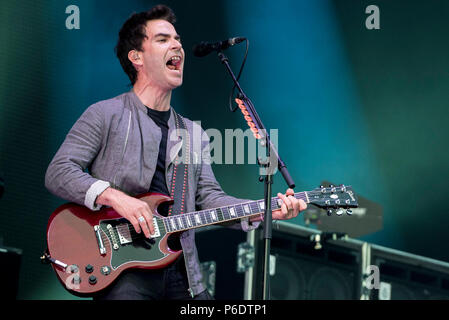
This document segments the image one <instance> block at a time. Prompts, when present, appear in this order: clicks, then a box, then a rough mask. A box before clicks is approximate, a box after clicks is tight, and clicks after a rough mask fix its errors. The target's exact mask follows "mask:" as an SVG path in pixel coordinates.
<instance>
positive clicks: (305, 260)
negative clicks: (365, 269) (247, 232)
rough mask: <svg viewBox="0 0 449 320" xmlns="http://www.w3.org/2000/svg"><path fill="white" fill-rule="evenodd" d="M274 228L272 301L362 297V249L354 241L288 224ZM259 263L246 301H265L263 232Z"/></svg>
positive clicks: (259, 234) (256, 241) (256, 240)
mask: <svg viewBox="0 0 449 320" xmlns="http://www.w3.org/2000/svg"><path fill="white" fill-rule="evenodd" d="M276 225H277V228H276V227H274V228H273V233H272V241H271V255H272V260H273V262H274V263H273V266H272V267H270V269H271V270H270V286H271V299H272V300H352V299H360V294H361V274H362V273H361V271H362V270H361V259H362V255H361V246H362V243H361V242H358V241H353V240H351V239H345V240H341V239H340V240H339V239H332V238H330V239H327V238H326V236H327V235H326V234H322V233H321V232H315V230H312V229H308V228H303V227H301V226H297V225H293V224H289V223H283V222H281V223H277V224H276ZM254 232H255V236H254V241H253V242H254V245H255V247H256V263H255V265H254V270H253V272H252V273H253V276H252V279H251V281H250V284H249V285H251V289H250V290H249V291H250V294H249V295H248V297H247V298H249V299H262V298H263V286H262V283H263V282H262V280H263V271H262V266H263V254H262V253H263V250H264V240H263V239H262V238H263V230H262V229H260V230H256V231H254Z"/></svg>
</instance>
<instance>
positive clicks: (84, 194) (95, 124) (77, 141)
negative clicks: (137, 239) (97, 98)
mask: <svg viewBox="0 0 449 320" xmlns="http://www.w3.org/2000/svg"><path fill="white" fill-rule="evenodd" d="M104 132H105V121H104V115H103V112H102V110H101V105H100V104H94V105H92V106H90V107H89V108H87V109H86V111H85V112H84V113H83V114H82V115H81V117H80V118H79V119H78V120H77V121H76V122H75V124H74V125H73V127H72V128H71V129H70V131H69V133H68V134H67V136H66V138H65V140H64V142H63V143H62V145H61V146H60V148H59V150H58V151H57V152H56V154H55V156H54V157H53V160H52V161H51V162H50V165H49V166H48V168H47V171H46V174H45V187H46V188H47V189H48V190H49V191H50V192H51V193H53V194H54V195H56V196H58V197H60V198H63V199H65V200H68V201H72V202H75V203H78V204H81V205H85V206H86V207H88V208H89V209H91V210H99V209H100V207H101V206H98V205H96V204H95V200H96V198H97V197H98V195H100V194H101V193H102V192H103V191H104V190H105V189H106V188H108V187H109V186H110V184H109V182H107V181H103V180H99V179H95V178H94V177H92V176H91V175H90V174H89V173H88V172H87V169H88V168H89V166H90V164H91V163H92V161H93V160H94V159H95V157H96V156H97V154H98V152H99V150H100V148H101V145H102V140H103V134H104Z"/></svg>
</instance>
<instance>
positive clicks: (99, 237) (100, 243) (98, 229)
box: [94, 226, 106, 255]
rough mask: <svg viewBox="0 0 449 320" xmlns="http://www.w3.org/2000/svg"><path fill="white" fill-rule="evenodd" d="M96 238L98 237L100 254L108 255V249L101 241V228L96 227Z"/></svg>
mask: <svg viewBox="0 0 449 320" xmlns="http://www.w3.org/2000/svg"><path fill="white" fill-rule="evenodd" d="M94 231H95V236H96V237H97V243H98V248H99V249H100V254H101V255H104V254H106V248H105V247H104V244H103V240H102V239H101V234H100V232H101V230H100V226H94Z"/></svg>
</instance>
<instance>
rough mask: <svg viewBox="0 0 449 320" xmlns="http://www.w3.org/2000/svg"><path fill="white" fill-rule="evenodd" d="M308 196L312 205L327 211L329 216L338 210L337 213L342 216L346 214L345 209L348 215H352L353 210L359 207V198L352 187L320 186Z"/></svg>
mask: <svg viewBox="0 0 449 320" xmlns="http://www.w3.org/2000/svg"><path fill="white" fill-rule="evenodd" d="M307 195H308V197H309V202H310V203H311V204H313V205H315V206H317V207H319V208H322V209H325V210H327V214H328V215H329V216H330V215H331V214H332V213H333V210H336V211H335V213H336V214H337V215H339V216H340V215H342V214H343V213H344V212H345V210H344V209H346V214H348V215H351V214H352V211H351V208H357V207H358V202H357V197H356V196H355V193H354V191H353V190H352V187H351V186H345V185H340V186H338V187H336V186H333V185H330V186H329V187H324V186H320V187H319V188H316V189H313V190H312V191H309V192H307Z"/></svg>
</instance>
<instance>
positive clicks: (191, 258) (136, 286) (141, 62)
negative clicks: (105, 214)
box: [45, 5, 306, 300]
mask: <svg viewBox="0 0 449 320" xmlns="http://www.w3.org/2000/svg"><path fill="white" fill-rule="evenodd" d="M175 20H176V18H175V15H174V13H173V12H172V10H171V9H170V8H168V7H167V6H164V5H158V6H155V7H154V8H152V9H151V10H149V11H146V12H141V13H136V14H133V15H132V16H131V17H130V18H129V19H128V20H127V21H126V22H125V23H124V25H123V26H122V28H121V30H120V32H119V39H118V43H117V46H116V53H117V57H118V58H119V60H120V63H121V65H122V67H123V69H124V71H125V72H126V74H127V75H128V77H129V79H130V80H131V84H132V90H131V91H129V92H126V93H124V94H122V95H120V96H117V97H115V98H112V99H109V100H105V101H100V102H98V103H95V104H93V105H91V106H90V107H89V108H88V109H87V110H86V111H85V112H84V113H83V114H82V115H81V117H80V118H79V119H78V120H77V121H76V123H75V124H74V126H73V127H72V128H71V130H70V132H69V133H68V134H67V136H66V139H65V141H64V142H63V144H62V145H61V147H60V149H59V150H58V151H57V153H56V155H55V156H54V158H53V160H52V161H51V163H50V165H49V167H48V170H47V173H46V177H45V185H46V187H47V188H48V189H49V190H50V191H51V192H52V193H54V194H55V195H57V196H59V197H61V198H63V199H66V200H68V201H72V202H75V203H78V204H82V205H85V206H86V207H88V208H90V209H91V210H93V211H96V210H99V209H100V208H101V207H102V206H109V207H112V208H113V209H114V210H115V211H116V212H117V213H118V214H120V215H121V216H123V217H124V218H125V219H127V220H128V221H129V222H130V223H131V224H132V225H133V226H134V229H135V230H136V232H138V233H141V232H143V234H144V235H145V236H146V237H150V236H151V234H153V233H154V226H153V222H152V221H153V218H152V216H153V214H152V212H151V210H150V208H149V206H148V205H147V203H146V202H144V201H141V200H139V199H136V198H134V197H133V196H136V195H138V194H142V193H146V192H157V193H161V194H165V195H168V196H172V197H173V198H174V201H175V204H176V203H177V201H180V199H179V198H180V195H179V194H176V192H174V189H173V190H172V188H171V187H170V186H172V181H173V176H174V174H173V171H174V166H175V163H174V161H173V160H174V159H173V157H172V154H173V152H172V150H173V148H175V147H176V146H177V145H178V144H177V141H173V140H172V139H170V137H172V136H173V135H172V133H173V131H174V130H176V129H177V125H178V123H179V122H180V121H181V122H182V123H184V124H185V129H186V130H187V132H189V133H190V134H191V135H193V132H194V130H200V132H203V131H202V129H201V128H194V127H195V126H198V124H196V123H194V122H192V121H191V120H189V119H187V118H184V117H181V116H179V115H177V114H176V112H175V110H174V109H173V107H172V106H171V104H170V101H171V94H172V90H173V89H175V88H177V87H179V86H180V85H181V84H182V80H183V69H184V63H185V53H184V50H183V47H182V44H181V40H180V36H179V35H178V33H177V32H176V30H175V27H174V23H175ZM179 119H181V120H179ZM200 147H201V150H199V149H198V150H196V148H197V147H195V146H194V144H193V146H191V148H190V150H188V152H190V153H192V154H194V155H195V157H200V160H201V161H198V162H197V163H194V164H191V165H189V166H187V168H188V169H187V183H186V186H187V188H186V190H185V194H184V195H183V199H184V200H183V206H184V212H190V211H195V210H196V209H201V210H203V209H208V208H216V207H220V206H225V205H231V204H236V203H241V202H245V201H248V200H244V199H237V198H234V197H231V196H228V195H227V194H225V193H224V192H223V190H222V189H221V187H220V185H219V184H218V182H217V181H216V179H215V176H214V174H213V172H212V168H211V166H210V155H209V152H207V151H208V150H209V149H208V142H207V141H206V142H202V143H201V146H200ZM204 150H205V151H206V152H204ZM174 153H175V154H176V152H174ZM178 174H179V173H178ZM173 193H174V194H173ZM292 195H293V190H291V189H288V190H287V192H286V194H285V195H284V194H280V193H279V194H278V196H279V198H280V199H281V200H282V201H283V204H282V208H281V209H280V210H276V211H273V213H272V215H273V219H291V218H294V217H296V216H297V215H298V213H299V211H302V210H304V209H305V208H306V204H305V203H304V201H302V200H298V199H296V198H295V197H294V196H292ZM92 214H95V212H93V213H92ZM237 221H238V223H235V224H234V226H231V227H239V228H241V229H242V230H244V231H248V230H251V229H253V228H256V227H257V226H258V225H259V224H260V218H259V217H257V218H251V219H250V220H248V219H246V220H245V219H242V220H241V221H239V220H237ZM171 245H173V246H174V247H177V246H179V248H178V249H181V248H182V250H183V254H181V255H180V257H179V259H178V260H177V261H175V262H174V263H172V264H171V265H169V266H167V267H165V268H163V269H157V270H144V269H128V270H127V271H124V272H123V273H122V274H121V275H120V276H119V277H118V279H117V280H116V281H115V282H114V283H113V284H112V285H111V286H109V287H108V288H107V289H105V290H104V291H102V292H101V293H99V294H98V295H96V296H95V298H96V299H136V300H137V299H139V300H142V299H151V300H156V299H211V297H210V296H209V294H208V291H207V290H206V289H205V287H204V285H203V283H202V276H201V272H200V266H199V260H198V254H197V249H196V246H195V232H194V230H189V231H185V232H184V233H182V235H181V236H180V238H179V239H178V240H177V241H174V243H172V244H171ZM80 250H82V248H80Z"/></svg>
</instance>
